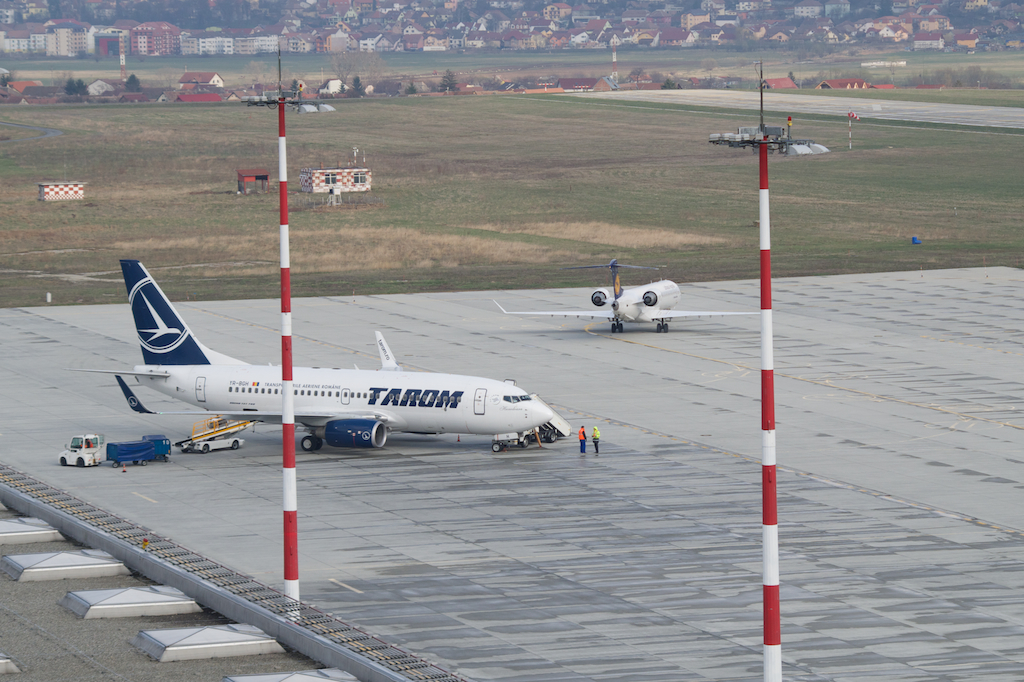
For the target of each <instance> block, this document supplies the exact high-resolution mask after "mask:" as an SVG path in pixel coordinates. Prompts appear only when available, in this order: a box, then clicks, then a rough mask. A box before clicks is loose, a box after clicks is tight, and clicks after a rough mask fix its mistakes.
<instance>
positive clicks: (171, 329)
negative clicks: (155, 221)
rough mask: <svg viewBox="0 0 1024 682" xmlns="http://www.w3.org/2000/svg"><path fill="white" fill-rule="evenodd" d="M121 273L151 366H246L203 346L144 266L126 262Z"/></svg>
mask: <svg viewBox="0 0 1024 682" xmlns="http://www.w3.org/2000/svg"><path fill="white" fill-rule="evenodd" d="M121 272H122V273H123V274H124V286H125V288H126V289H127V290H128V304H129V305H130V306H131V308H132V316H133V317H134V318H135V331H136V332H137V333H138V335H139V345H140V346H141V347H142V358H143V360H145V362H146V364H147V365H212V364H217V365H226V364H232V365H233V364H243V363H242V362H241V361H239V360H235V359H234V358H230V357H228V356H226V355H222V354H220V353H217V352H215V351H212V350H210V349H209V348H207V347H206V346H204V345H203V344H201V343H199V340H198V339H196V338H195V336H194V335H193V334H192V330H191V329H189V328H188V325H187V324H185V320H184V319H182V317H181V315H179V314H178V311H177V310H175V308H174V305H173V304H171V302H170V300H168V298H167V296H166V295H165V294H164V292H163V290H162V289H161V288H160V286H159V285H158V284H157V283H156V281H155V280H154V279H153V276H152V275H150V274H149V271H148V270H146V267H145V266H144V265H143V264H142V263H140V262H139V261H137V260H122V261H121Z"/></svg>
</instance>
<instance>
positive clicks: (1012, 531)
mask: <svg viewBox="0 0 1024 682" xmlns="http://www.w3.org/2000/svg"><path fill="white" fill-rule="evenodd" d="M551 406H552V407H556V408H558V409H559V410H561V411H563V412H571V413H573V414H576V415H579V416H581V417H587V418H588V419H595V420H600V421H603V422H605V423H607V424H612V425H614V426H621V427H625V428H629V429H634V430H636V431H641V432H643V433H647V434H650V435H652V436H657V437H659V438H664V439H666V440H672V441H676V442H677V443H682V444H683V445H694V446H696V447H699V448H702V449H704V450H710V451H711V452H716V453H718V454H722V455H728V456H730V457H735V458H737V459H742V460H746V461H747V462H751V463H755V464H760V463H761V460H760V458H757V457H752V456H750V455H743V454H740V453H736V452H729V451H728V450H722V449H721V448H717V447H714V446H709V445H703V444H701V443H697V442H693V441H686V440H683V439H681V438H678V437H676V436H673V435H671V434H667V433H660V432H657V431H648V430H646V429H644V428H642V427H639V426H635V425H633V424H627V423H626V422H621V421H618V420H616V419H610V418H608V417H602V416H600V415H596V414H591V413H588V412H581V411H579V410H574V409H572V408H570V407H566V406H564V405H555V404H554V403H552V405H551ZM609 444H610V443H609ZM777 468H778V470H779V471H785V472H786V473H789V474H793V475H794V476H802V477H804V478H809V479H811V480H815V481H818V482H820V483H825V484H826V485H831V486H834V487H836V488H845V489H847V490H851V491H853V492H859V493H866V494H868V495H871V496H872V497H877V498H880V499H884V500H888V501H890V502H895V503H897V504H902V505H904V506H907V507H914V508H916V509H921V510H924V511H929V512H932V513H933V514H936V515H938V516H945V517H947V518H952V519H956V520H958V521H963V522H965V523H970V524H972V525H975V526H981V527H985V528H992V529H994V530H999V531H1002V532H1004V533H1007V534H1009V535H1014V536H1019V537H1021V538H1024V530H1020V529H1017V528H1004V527H1002V526H995V525H992V524H990V523H987V522H985V521H982V520H981V519H979V518H977V517H973V516H967V515H966V514H961V513H959V512H955V511H950V510H946V509H940V508H938V507H931V506H928V505H925V504H921V503H919V502H914V501H912V500H907V499H903V498H899V497H894V496H892V495H889V494H888V493H883V492H881V491H878V490H871V489H869V488H862V487H860V486H856V485H852V484H850V483H844V482H843V481H837V480H835V479H831V478H827V477H825V476H819V475H817V474H812V473H810V472H807V471H801V470H800V469H794V468H793V467H788V466H785V465H782V464H779V465H777Z"/></svg>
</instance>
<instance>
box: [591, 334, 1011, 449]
mask: <svg viewBox="0 0 1024 682" xmlns="http://www.w3.org/2000/svg"><path fill="white" fill-rule="evenodd" d="M596 324H601V323H600V322H591V323H590V324H588V325H587V326H586V327H584V329H583V330H584V331H585V332H587V333H588V334H590V335H591V336H596V337H598V338H605V339H609V340H611V341H621V342H622V343H631V344H634V345H637V346H643V347H644V348H650V349H651V350H660V351H665V352H666V353H674V354H676V355H684V356H686V357H689V358H696V359H698V360H705V361H707V362H717V363H719V364H722V365H729V366H731V367H732V368H733V369H738V370H739V369H743V370H746V371H748V372H755V371H756V372H760V371H761V370H760V369H757V370H755V369H754V368H753V367H748V366H747V365H743V364H740V363H736V362H732V361H729V360H720V359H718V358H711V357H707V356H704V355H697V354H696V353H687V352H685V351H681V350H675V349H673V348H665V347H663V346H655V345H654V344H650V343H644V342H643V341H632V340H630V339H624V338H622V336H610V337H609V336H606V335H604V334H598V333H597V332H595V331H593V330H592V329H591V327H593V326H594V325H596ZM954 343H955V342H954ZM963 345H969V344H963ZM774 374H775V377H776V378H778V377H782V378H785V379H792V380H794V381H802V382H804V383H808V384H813V385H815V386H824V387H826V388H832V389H835V390H837V391H846V392H848V393H855V394H857V395H861V396H864V397H867V398H872V399H875V400H877V401H879V402H891V403H899V404H900V405H909V406H911V407H918V408H921V409H925V410H932V411H934V412H941V413H943V414H948V415H951V416H953V417H957V418H959V419H961V420H962V421H979V422H985V423H986V424H995V425H997V426H1006V427H1008V428H1011V429H1017V430H1019V431H1024V425H1022V424H1014V423H1012V422H1006V421H1000V420H998V419H987V418H985V417H978V416H976V415H973V414H966V413H964V412H957V411H956V410H951V409H949V408H945V407H940V406H939V405H928V404H925V403H915V402H913V401H912V400H903V399H902V398H893V397H892V396H887V395H880V394H878V393H871V392H870V391H861V390H860V389H856V388H848V387H846V386H840V385H838V384H835V383H832V380H831V379H825V380H819V379H809V378H807V377H802V376H796V375H793V374H786V373H785V372H780V371H779V370H778V368H776V369H775V372H774Z"/></svg>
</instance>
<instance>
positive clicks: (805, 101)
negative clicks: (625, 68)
mask: <svg viewBox="0 0 1024 682" xmlns="http://www.w3.org/2000/svg"><path fill="white" fill-rule="evenodd" d="M577 96H578V97H586V98H591V99H599V100H608V101H615V102H662V103H672V104H690V105H694V106H702V107H721V108H725V109H748V110H750V111H757V110H758V108H759V107H760V98H759V96H758V93H757V92H740V91H737V90H639V91H638V90H619V91H616V92H587V93H579V94H577ZM764 108H765V111H774V112H783V113H788V114H791V115H796V114H831V115H833V116H846V115H847V113H848V112H850V111H854V112H856V113H857V114H858V115H859V116H860V117H861V118H871V119H882V120H887V121H916V122H919V123H946V124H950V125H964V126H992V127H999V128H1024V109H1021V108H1019V107H989V106H978V105H971V104H944V103H932V102H903V101H886V100H877V99H869V98H856V97H854V98H851V97H818V96H813V95H795V94H790V93H779V92H766V93H764Z"/></svg>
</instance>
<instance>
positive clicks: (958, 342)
mask: <svg viewBox="0 0 1024 682" xmlns="http://www.w3.org/2000/svg"><path fill="white" fill-rule="evenodd" d="M921 338H922V339H928V340H929V341H938V342H939V343H952V344H955V345H957V346H966V347H967V348H978V349H980V350H990V351H995V352H996V353H1005V354H1006V355H1024V353H1018V352H1016V351H1012V350H1003V349H1002V348H992V347H991V346H979V345H977V344H975V343H964V342H963V341H954V340H953V339H940V338H938V337H937V336H928V335H926V334H922V335H921Z"/></svg>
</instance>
